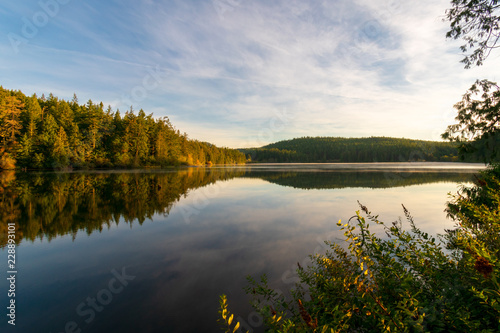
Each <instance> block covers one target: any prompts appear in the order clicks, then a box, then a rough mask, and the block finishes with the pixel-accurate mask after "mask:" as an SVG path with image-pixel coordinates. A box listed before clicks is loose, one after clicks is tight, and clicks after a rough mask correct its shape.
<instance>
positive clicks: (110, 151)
mask: <svg viewBox="0 0 500 333" xmlns="http://www.w3.org/2000/svg"><path fill="white" fill-rule="evenodd" d="M237 163H245V156H244V155H243V154H242V153H240V152H239V151H237V150H235V149H229V148H219V147H216V146H215V145H213V144H210V143H207V142H200V141H197V140H193V139H189V138H188V136H187V134H185V133H184V134H181V132H180V131H179V130H176V129H175V127H174V126H173V125H172V124H171V123H170V120H169V119H168V117H162V118H156V117H153V115H152V114H149V115H146V113H145V112H144V110H142V109H141V110H139V111H138V112H137V113H136V112H135V111H134V110H133V108H132V107H131V108H130V110H128V111H126V112H125V113H124V114H123V115H122V114H121V113H120V111H119V110H116V111H113V110H112V108H111V106H108V107H107V108H106V109H105V108H104V105H103V103H102V102H100V103H94V102H93V101H92V100H89V101H88V102H87V103H86V104H82V105H81V104H79V103H78V98H77V97H76V95H74V97H73V99H72V100H71V101H65V100H63V99H59V98H57V97H55V96H53V95H52V94H50V95H49V96H48V98H46V97H45V96H44V95H42V96H41V97H37V95H36V94H35V95H33V96H26V95H25V94H24V93H22V92H21V91H13V90H7V89H4V88H3V87H1V86H0V169H14V168H27V169H72V168H128V167H148V166H175V165H212V164H237Z"/></svg>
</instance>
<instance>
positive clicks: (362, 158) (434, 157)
mask: <svg viewBox="0 0 500 333" xmlns="http://www.w3.org/2000/svg"><path fill="white" fill-rule="evenodd" d="M240 151H241V152H243V153H244V154H246V156H247V159H250V160H252V161H253V162H268V163H280V162H296V163H301V162H302V163H311V162H410V161H411V162H413V161H442V162H455V161H458V160H460V157H459V152H458V149H457V143H454V142H439V141H423V140H411V139H398V138H389V137H369V138H341V137H302V138H297V139H292V140H285V141H280V142H276V143H272V144H269V145H267V146H264V147H262V148H251V149H240ZM464 160H465V161H468V162H472V161H479V160H480V158H479V154H476V155H468V156H467V157H465V158H464Z"/></svg>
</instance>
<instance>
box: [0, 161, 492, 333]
mask: <svg viewBox="0 0 500 333" xmlns="http://www.w3.org/2000/svg"><path fill="white" fill-rule="evenodd" d="M482 168H483V166H482V165H478V164H461V163H453V164H449V163H376V164H287V165H282V164H280V165H269V164H268V165H251V166H241V167H213V168H210V169H208V168H207V169H205V168H189V169H183V170H178V171H174V170H171V171H165V170H140V171H102V172H99V171H95V172H71V173H56V172H51V173H49V172H47V173H14V172H3V173H0V198H1V202H0V204H1V210H0V218H1V222H0V244H1V245H2V247H3V249H2V251H1V254H2V256H1V259H0V277H1V280H0V304H1V306H0V309H3V310H0V315H1V318H2V319H1V322H0V331H1V332H53V333H56V332H57V333H59V332H79V330H81V332H134V333H136V332H220V330H219V327H218V324H217V318H218V314H217V310H218V297H219V295H221V294H223V293H224V294H227V295H228V298H229V307H230V310H231V311H232V312H234V313H236V314H237V315H239V316H241V317H240V318H239V319H240V321H242V322H243V324H244V326H246V328H247V329H249V330H250V329H252V330H254V331H256V332H257V331H261V330H262V327H261V321H260V318H259V317H258V316H257V315H256V314H255V313H253V312H252V311H253V310H252V309H251V307H250V306H249V304H248V302H249V299H250V298H249V297H248V296H247V295H246V294H245V293H244V291H243V290H242V288H243V287H244V286H245V285H246V279H245V278H246V276H248V275H251V276H253V277H259V276H260V275H262V274H264V273H266V274H267V276H268V278H269V281H270V285H271V286H272V287H275V288H279V289H281V290H283V291H285V290H288V289H290V288H291V287H293V286H294V284H295V282H296V281H297V277H296V275H295V267H296V265H297V262H300V263H301V264H302V265H307V262H308V260H307V259H308V255H309V254H312V253H314V252H324V251H325V246H324V243H323V241H325V240H335V241H337V242H342V234H341V233H340V232H339V231H338V228H337V226H336V222H337V221H338V220H340V219H342V220H343V221H347V219H349V217H351V216H353V215H354V214H355V211H356V210H358V209H359V207H358V204H357V201H358V200H359V201H360V202H361V203H362V204H363V205H365V206H367V207H368V208H369V209H370V210H371V211H372V212H373V213H375V214H379V215H380V218H381V219H382V220H384V221H387V222H392V221H394V220H397V219H398V218H399V217H400V216H403V211H402V209H401V204H404V205H405V206H406V207H407V208H408V209H409V210H410V212H411V213H412V215H413V216H414V219H415V221H416V223H417V226H418V227H420V228H421V229H423V230H425V231H427V232H430V233H434V234H436V233H441V232H442V231H443V230H444V229H445V228H451V227H453V223H452V222H451V221H449V220H447V219H446V217H445V213H444V211H443V210H444V208H445V203H446V201H447V200H448V196H447V193H448V192H456V191H457V189H458V187H459V184H460V183H467V182H470V181H471V180H472V179H473V174H474V173H475V172H476V171H477V170H478V169H482ZM9 222H15V226H16V240H17V241H18V245H17V247H16V270H17V274H16V287H15V288H16V291H15V294H16V295H15V302H16V303H15V304H16V326H15V328H14V327H12V326H11V325H9V324H7V320H8V319H9V318H8V317H7V316H6V314H7V310H6V307H7V306H8V304H9V303H8V302H9V301H10V299H12V298H9V297H8V295H7V292H8V290H9V284H8V283H7V281H6V278H5V275H6V272H7V271H8V270H9V268H8V267H7V254H8V253H7V248H6V247H5V245H6V243H7V233H8V228H7V225H8V223H9Z"/></svg>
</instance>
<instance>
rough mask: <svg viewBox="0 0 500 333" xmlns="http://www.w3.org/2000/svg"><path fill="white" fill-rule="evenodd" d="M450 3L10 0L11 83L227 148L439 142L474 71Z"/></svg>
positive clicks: (2, 12)
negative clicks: (313, 139) (451, 23)
mask: <svg viewBox="0 0 500 333" xmlns="http://www.w3.org/2000/svg"><path fill="white" fill-rule="evenodd" d="M449 7H450V2H449V0H419V1H410V0H330V1H326V0H325V1H321V0H317V1H304V0H286V1H284V0H283V1H282V0H276V1H269V0H245V1H243V0H206V1H200V0H179V1H177V0H172V1H170V0H169V1H160V0H122V1H118V0H100V1H97V0H88V1H76V0H23V1H2V3H0V16H1V20H0V34H1V39H0V85H2V86H3V87H4V88H6V89H14V90H21V91H22V92H24V93H25V94H27V95H32V94H34V93H36V94H37V95H38V96H40V95H41V94H45V95H48V94H49V93H53V94H54V95H55V96H57V97H59V98H62V99H66V100H71V99H72V98H73V94H76V95H77V97H78V99H79V102H80V104H84V103H86V102H87V101H88V100H89V99H91V100H92V101H93V102H100V101H102V102H103V103H104V104H105V105H106V106H107V105H110V106H111V107H112V108H113V110H117V109H119V110H120V112H122V114H123V113H124V112H125V111H127V110H130V108H131V107H132V108H133V110H135V111H138V110H140V109H143V110H144V111H145V112H146V114H150V113H152V114H153V115H154V116H155V117H164V116H168V117H169V119H170V120H171V122H172V123H173V125H174V126H175V127H176V128H177V129H179V130H180V131H181V132H185V133H187V134H188V136H189V137H190V138H193V139H198V140H201V141H208V142H211V143H214V144H216V145H218V146H224V147H230V148H245V147H260V146H263V145H265V144H268V143H271V142H276V141H280V140H287V139H292V138H296V137H304V136H335V137H339V136H341V137H369V136H390V137H404V138H411V139H423V140H440V134H441V133H443V132H444V130H445V129H446V126H447V125H450V124H452V123H454V117H455V116H456V110H455V109H454V108H453V105H454V104H455V103H457V102H458V101H460V99H461V96H462V95H463V94H464V93H465V91H466V90H467V89H468V88H469V87H470V86H471V85H472V83H473V82H474V81H475V80H476V79H478V78H479V79H489V80H493V81H498V80H499V79H500V78H499V77H498V72H499V71H498V70H497V69H496V68H495V66H494V65H493V64H494V63H496V62H498V58H499V54H498V53H496V54H495V53H493V54H492V55H491V56H490V58H489V59H488V60H487V61H486V64H485V65H484V66H482V67H476V68H472V69H469V70H466V69H464V68H463V64H461V63H460V60H461V59H462V58H463V55H462V54H461V53H460V50H459V45H461V43H460V41H452V40H446V38H445V33H446V31H447V28H448V24H447V22H443V18H444V14H445V10H446V9H447V8H449Z"/></svg>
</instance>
